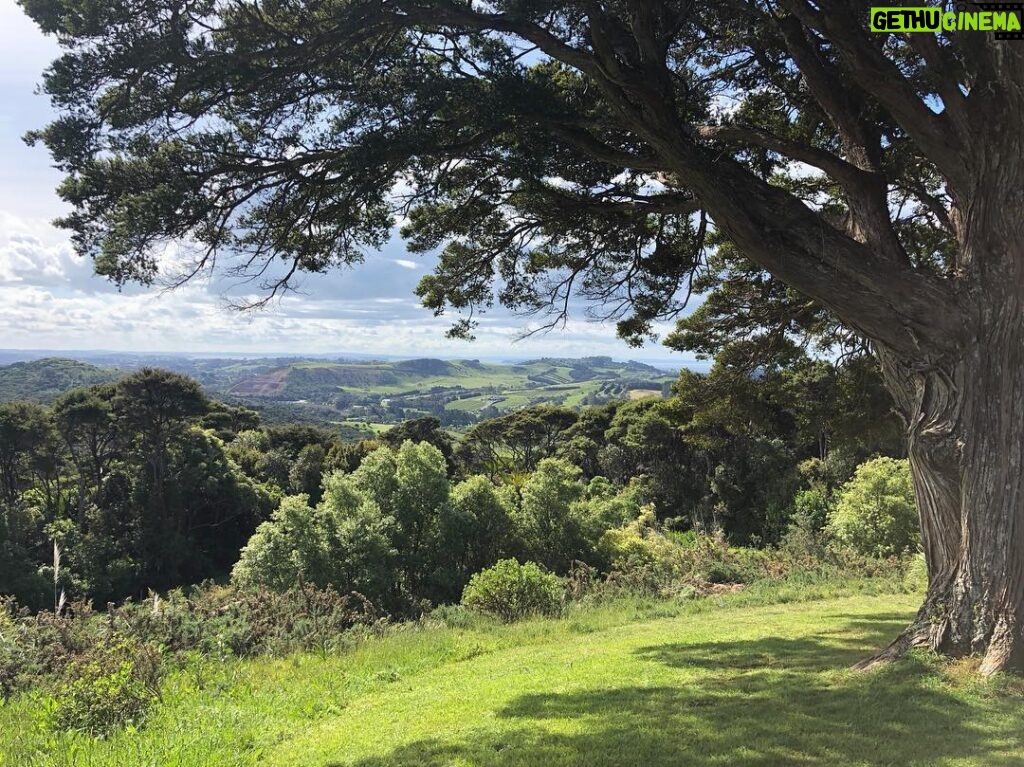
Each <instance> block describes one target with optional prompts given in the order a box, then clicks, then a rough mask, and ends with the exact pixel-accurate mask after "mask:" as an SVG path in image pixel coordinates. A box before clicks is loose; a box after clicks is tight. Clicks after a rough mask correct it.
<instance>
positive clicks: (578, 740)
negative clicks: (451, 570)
mask: <svg viewBox="0 0 1024 767" xmlns="http://www.w3.org/2000/svg"><path fill="white" fill-rule="evenodd" d="M858 591H860V592H861V593H856V592H858ZM752 592H753V593H741V594H737V595H735V596H730V597H723V598H719V599H712V600H703V601H700V602H687V603H683V602H647V601H624V602H621V603H615V604H612V605H607V606H604V607H598V608H586V609H578V610H576V611H574V612H572V613H570V614H569V615H568V616H567V617H566V618H563V619H561V620H536V621H529V622H526V623H522V624H518V625H515V626H508V627H506V626H500V625H498V624H495V623H492V622H489V621H481V620H470V621H467V622H466V624H465V625H464V626H462V627H461V628H460V627H450V626H443V625H433V626H431V625H429V624H428V625H421V626H409V627H407V628H405V629H402V630H397V631H393V632H391V633H390V634H389V635H387V636H385V637H384V638H382V639H371V640H369V641H365V642H362V643H360V644H358V645H357V646H355V647H353V649H352V650H351V651H350V652H348V653H346V654H344V655H339V656H326V657H321V656H317V655H303V656H296V657H292V658H287V659H283V660H274V661H268V660H247V661H237V660H229V661H226V662H224V663H215V662H207V663H206V664H205V665H200V666H196V667H195V668H192V669H190V670H188V671H186V672H181V673H178V674H176V675H175V676H173V677H172V678H171V679H170V680H169V682H168V684H167V685H166V689H165V690H164V693H163V703H162V705H161V706H160V707H159V708H158V710H157V711H156V713H155V714H154V715H153V717H152V719H151V720H150V722H149V724H148V725H147V727H146V728H144V729H142V730H140V731H139V732H135V733H132V732H128V733H122V734H119V735H117V736H115V737H112V738H110V739H109V740H106V741H94V740H90V739H88V738H85V737H84V736H69V735H63V736H53V735H50V734H47V733H46V731H45V729H43V728H42V726H40V725H37V724H36V723H35V722H36V719H38V716H37V715H35V714H33V711H34V709H36V708H38V703H36V702H33V701H32V700H29V699H24V698H23V699H21V700H18V701H15V702H14V703H11V704H8V705H7V706H6V707H0V753H3V754H5V755H6V758H5V759H4V758H0V764H4V765H5V767H6V765H14V764H19V765H20V764H53V765H58V764H59V765H71V764H74V765H90V766H92V765H249V764H267V765H302V766H303V767H327V766H328V765H356V766H358V767H383V766H384V765H407V766H408V767H413V765H416V766H420V765H426V766H427V767H432V766H437V767H440V765H493V766H494V767H505V766H506V765H543V766H549V765H551V766H555V767H557V766H560V765H580V766H581V767H582V766H584V765H585V766H587V767H590V766H596V767H600V766H601V765H651V766H652V767H658V766H660V765H666V766H667V765H674V766H675V765H691V764H692V765H756V766H758V767H766V766H767V765H809V764H815V765H817V764H821V765H879V766H880V765H986V766H989V765H991V766H992V767H998V766H1000V765H1007V766H1009V765H1019V764H1022V763H1024V729H1022V727H1021V723H1022V721H1024V697H1022V696H1021V692H1020V689H1019V688H1020V685H1019V684H1018V683H1017V682H1014V681H1007V680H1005V679H1004V680H1000V681H994V682H993V681H989V682H982V681H979V680H977V679H975V678H974V677H972V676H971V675H970V674H969V673H968V671H967V669H965V667H964V665H963V664H955V665H945V664H940V663H938V662H936V661H931V660H927V659H925V658H923V657H919V658H915V659H912V660H909V661H906V662H904V663H902V664H900V665H897V666H894V667H890V668H887V669H883V670H881V671H878V672H873V673H868V674H857V673H853V672H849V671H847V670H846V667H847V666H848V665H849V664H850V663H852V662H854V661H855V660H857V659H858V658H860V657H862V656H864V655H865V654H867V653H868V652H869V651H870V650H872V649H873V648H876V647H877V646H879V645H880V644H882V643H884V642H885V641H886V640H887V639H889V638H891V637H892V636H893V635H894V634H895V633H896V632H897V630H898V629H899V628H900V627H901V626H902V625H903V624H904V623H905V622H906V621H907V620H908V618H909V617H910V616H911V615H912V613H913V610H914V608H915V606H916V605H917V603H918V601H919V599H920V597H919V596H918V595H917V594H877V593H870V591H864V590H863V589H856V588H855V589H852V590H851V589H847V590H846V591H845V592H838V593H831V594H819V596H827V597H828V598H826V599H820V600H818V601H804V602H788V603H784V604H765V601H767V600H766V598H765V596H764V595H763V594H762V595H758V594H757V593H756V591H755V590H752ZM844 593H845V595H844ZM799 596H800V594H799V593H796V592H793V593H789V594H787V593H785V592H783V593H775V594H772V595H769V598H770V599H775V600H776V601H778V600H780V599H793V598H799Z"/></svg>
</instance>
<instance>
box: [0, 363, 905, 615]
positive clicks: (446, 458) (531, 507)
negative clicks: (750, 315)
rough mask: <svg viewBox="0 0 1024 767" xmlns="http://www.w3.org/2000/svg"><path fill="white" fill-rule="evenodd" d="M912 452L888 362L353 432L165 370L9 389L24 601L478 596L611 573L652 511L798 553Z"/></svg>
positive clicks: (698, 380) (11, 509) (724, 374)
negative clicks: (509, 580)
mask: <svg viewBox="0 0 1024 767" xmlns="http://www.w3.org/2000/svg"><path fill="white" fill-rule="evenodd" d="M902 450H903V446H902V429H901V426H900V424H899V422H898V421H897V420H896V419H895V417H894V416H893V415H892V413H891V410H890V404H889V401H888V398H887V395H886V394H885V392H884V390H883V389H882V387H881V383H880V380H879V376H878V374H877V372H876V370H875V368H874V367H873V365H872V363H870V362H869V361H868V360H866V359H864V358H859V359H858V358H852V359H848V360H843V361H839V362H829V361H822V360H812V359H810V358H808V357H806V356H804V355H803V354H802V353H793V354H791V355H790V356H789V357H788V358H787V359H786V360H785V362H784V364H775V365H772V366H761V367H758V368H756V369H755V370H754V371H753V372H750V371H749V370H748V369H745V368H743V367H742V366H739V365H734V364H730V360H729V359H728V358H727V357H722V358H720V359H719V360H718V361H717V362H716V364H715V365H714V367H713V368H712V369H711V371H710V373H708V374H706V375H702V374H698V373H694V372H690V371H684V372H683V373H682V374H681V375H680V376H679V379H678V380H677V381H676V383H675V384H674V386H673V388H672V395H671V396H670V397H668V398H665V399H658V398H650V399H640V400H635V401H616V402H611V403H608V404H605V405H602V406H599V407H584V408H582V409H579V410H573V409H567V408H561V407H556V406H551V405H542V406H535V407H524V408H522V409H519V410H515V411H510V412H507V413H504V414H502V415H500V416H498V417H495V418H490V419H486V420H483V421H480V422H479V423H477V424H475V425H474V426H472V427H471V428H469V429H468V430H467V431H465V432H464V433H462V434H452V433H449V432H448V431H446V430H444V429H443V428H441V425H440V423H439V422H438V420H437V419H436V418H433V417H425V418H419V419H415V420H410V421H406V422H405V423H402V424H400V425H397V426H395V427H393V428H391V429H389V430H387V431H385V432H383V433H381V434H380V435H379V437H378V438H376V439H373V440H361V441H349V442H345V441H342V440H341V438H340V437H339V436H338V435H337V433H335V432H332V431H330V430H327V429H323V428H317V427H314V426H310V425H308V424H291V425H281V424H269V425H268V424H263V423H261V421H260V418H259V415H258V414H257V413H255V412H254V411H251V410H248V409H246V408H242V407H235V406H231V405H226V404H223V403H221V402H218V401H216V400H213V399H210V398H209V397H208V396H207V395H205V394H204V393H203V391H202V389H201V388H200V386H199V385H198V384H197V383H196V382H195V381H194V380H191V379H189V378H187V377H185V376H182V375H179V374H176V373H173V372H169V371H165V370H160V369H153V368H145V369H142V370H138V371H136V372H134V373H132V374H130V375H127V376H125V377H123V378H120V379H119V380H117V381H115V382H105V383H99V384H95V385H91V386H86V387H83V388H76V389H72V390H70V391H67V392H65V393H63V394H61V395H60V396H59V397H57V398H56V399H54V400H53V401H52V403H51V404H49V405H40V404H35V403H31V402H24V401H22V402H9V403H4V404H0V593H3V594H12V595H14V596H15V597H16V598H17V600H18V601H19V603H21V604H23V605H28V606H30V607H32V608H36V609H39V608H53V607H54V604H55V601H56V602H57V603H61V602H62V601H63V600H83V599H84V600H87V601H89V602H91V603H93V604H94V605H96V606H97V607H102V606H104V605H106V604H107V603H108V602H120V601H122V600H125V599H129V598H133V599H138V598H142V597H145V596H146V594H147V593H149V592H150V591H155V592H158V591H164V590H167V589H172V588H176V587H180V586H186V585H190V584H197V583H200V582H202V581H205V580H208V579H219V580H223V579H227V578H229V577H230V578H232V579H233V581H234V582H235V583H236V584H237V585H242V586H244V585H246V584H249V585H259V586H269V587H272V588H278V589H287V588H289V587H291V586H294V585H295V584H297V583H302V582H309V583H313V584H316V585H318V586H331V587H334V588H336V589H338V590H339V591H341V592H343V593H345V592H350V591H356V592H359V593H360V594H361V595H363V596H364V597H366V598H367V599H369V600H371V601H372V602H373V603H374V604H376V605H378V606H379V608H380V609H382V610H385V611H386V612H388V613H390V614H394V615H403V614H408V613H414V612H416V611H417V610H418V609H420V608H419V607H418V606H421V605H423V604H425V603H432V604H438V603H443V602H450V601H458V599H459V597H460V595H461V593H462V591H463V587H464V586H465V584H466V583H467V581H468V580H469V578H470V576H472V575H473V574H474V573H475V572H477V571H479V570H481V569H483V568H486V567H488V566H490V565H493V564H494V563H495V562H497V561H498V560H501V559H503V558H506V557H512V558H517V559H519V560H521V561H525V560H532V561H534V562H537V563H539V564H540V565H541V566H542V567H543V568H545V569H547V570H549V571H553V572H555V573H559V574H564V573H566V572H567V571H568V570H569V569H570V568H571V567H572V566H573V564H574V563H586V564H587V565H589V566H591V567H594V568H597V569H598V570H600V569H602V568H607V566H608V561H607V552H606V551H605V552H602V547H601V545H600V541H601V539H602V536H603V535H604V534H605V533H606V532H607V531H608V530H610V529H617V528H621V527H622V526H624V525H628V524H630V523H633V522H635V520H637V519H638V518H639V517H641V516H643V515H645V514H646V515H647V516H648V517H649V518H651V519H653V520H654V522H655V523H656V524H657V525H659V527H660V528H663V529H665V530H667V531H675V532H677V533H685V532H687V531H696V532H700V533H710V532H713V531H715V532H718V533H719V534H721V535H722V536H724V538H725V540H726V541H728V542H729V543H731V544H733V545H742V546H751V547H765V546H772V545H776V544H778V543H779V542H780V541H781V540H782V539H783V538H784V537H785V536H786V534H787V531H790V530H792V529H794V528H800V529H807V530H810V531H812V532H814V531H817V530H820V529H821V528H822V527H823V526H824V525H825V523H826V517H827V514H828V510H829V508H830V504H832V502H833V498H834V496H835V493H836V491H837V489H838V488H839V487H840V486H841V485H842V484H843V483H844V482H845V481H847V480H848V479H849V478H850V477H851V475H852V474H853V472H854V470H855V468H856V466H857V465H858V464H859V463H861V462H862V461H863V460H864V459H866V458H868V457H870V456H875V455H885V456H900V455H901V451H902Z"/></svg>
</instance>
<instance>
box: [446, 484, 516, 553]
mask: <svg viewBox="0 0 1024 767" xmlns="http://www.w3.org/2000/svg"><path fill="white" fill-rule="evenodd" d="M451 510H452V515H451V519H452V522H453V523H454V524H455V525H456V526H457V527H458V528H459V530H458V531H452V532H451V533H449V535H448V536H446V537H447V538H449V539H452V538H454V537H455V534H456V532H458V533H461V535H462V538H463V547H464V548H463V551H464V554H463V557H464V562H465V571H466V572H467V573H475V572H477V571H479V570H482V569H483V568H484V567H486V566H488V565H490V564H492V563H494V562H497V561H498V560H499V559H501V558H502V557H503V556H504V555H505V554H506V551H507V548H508V547H509V546H510V545H512V541H511V540H510V538H511V536H512V530H513V527H512V518H511V509H510V507H509V503H508V501H507V499H506V498H503V497H502V495H501V494H500V493H499V492H498V491H497V489H496V488H495V487H494V484H493V483H492V482H491V481H490V480H489V479H487V477H485V476H482V475H476V476H472V477H469V478H468V479H466V480H464V481H463V482H460V483H459V484H457V485H455V486H454V487H453V488H452V492H451Z"/></svg>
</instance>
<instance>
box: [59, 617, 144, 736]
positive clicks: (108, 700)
mask: <svg viewBox="0 0 1024 767" xmlns="http://www.w3.org/2000/svg"><path fill="white" fill-rule="evenodd" d="M160 674H161V660H160V654H159V651H158V650H157V649H156V648H154V647H152V646H150V645H146V644H142V643H140V642H138V641H137V640H135V639H133V638H130V637H126V636H117V635H114V636H110V637H108V638H107V641H105V642H102V643H98V644H95V645H93V646H92V647H91V648H90V649H89V651H88V652H87V653H85V654H82V655H78V656H75V657H73V658H72V659H71V660H70V661H69V662H68V665H67V666H66V667H65V668H64V670H63V672H62V673H61V675H60V678H59V680H58V682H57V685H56V688H55V690H54V693H53V700H52V704H51V707H50V709H49V712H48V713H49V716H50V721H51V724H52V726H53V727H54V728H55V729H58V730H81V731H83V732H86V733H89V734H90V735H105V734H108V733H109V732H110V731H112V730H114V729H116V728H118V727H123V726H124V725H126V724H132V725H135V726H139V725H141V724H142V721H143V719H144V717H145V716H146V713H147V712H148V710H149V708H150V706H151V705H152V704H153V703H154V702H155V701H156V700H157V698H158V697H159V683H160Z"/></svg>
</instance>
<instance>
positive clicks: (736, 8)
mask: <svg viewBox="0 0 1024 767" xmlns="http://www.w3.org/2000/svg"><path fill="white" fill-rule="evenodd" d="M22 4H23V6H24V7H25V9H26V10H27V11H28V12H29V14H30V15H32V16H33V17H34V18H35V19H36V21H37V22H38V23H39V24H40V25H41V26H42V28H43V29H44V30H45V31H47V32H50V33H53V34H55V35H57V36H58V39H59V40H60V41H61V43H62V45H63V47H64V54H63V56H62V57H61V58H60V59H59V60H58V61H56V62H55V63H54V64H53V66H52V67H51V68H50V70H49V71H48V73H47V75H46V78H45V85H44V88H45V90H46V92H47V93H49V94H50V96H51V98H52V99H53V101H54V103H55V105H56V106H57V107H58V109H59V110H60V117H58V118H57V119H56V120H55V121H54V122H53V123H52V124H50V125H49V126H47V127H46V128H44V129H42V130H39V131H37V132H35V133H33V134H32V135H31V136H30V139H31V140H38V141H42V142H44V143H45V144H46V145H47V146H48V147H49V149H50V150H51V152H52V154H53V156H54V157H55V158H56V160H57V162H58V164H59V167H60V168H61V169H62V170H63V171H65V172H66V174H67V179H66V181H65V182H64V183H63V185H62V187H61V194H62V196H63V197H64V198H65V199H66V200H67V201H69V202H70V203H71V204H72V207H73V212H72V213H71V214H69V215H68V216H67V217H66V218H65V219H63V221H62V223H63V224H64V225H65V226H67V227H68V228H70V229H71V230H72V231H73V232H74V240H75V244H76V246H77V248H78V249H79V251H80V252H82V253H86V254H89V255H91V256H93V257H94V258H95V261H96V266H97V269H98V271H100V272H101V273H102V274H105V275H108V276H109V277H111V278H112V279H114V280H115V281H117V282H118V283H124V282H127V281H133V280H135V281H141V282H143V283H149V282H151V281H153V280H154V279H156V278H157V277H158V275H159V274H160V270H161V264H160V262H161V253H162V251H163V248H164V247H165V246H166V245H167V244H168V243H171V242H178V243H187V244H189V245H190V246H191V253H192V256H193V263H192V264H191V266H190V267H188V268H186V269H185V270H184V272H183V273H182V274H179V275H177V276H178V277H179V278H181V279H185V278H187V277H189V276H191V275H192V274H195V273H199V272H200V271H203V270H208V269H213V268H214V267H215V263H216V261H217V260H218V259H221V260H222V265H223V267H224V271H226V272H227V273H230V274H233V275H235V276H237V277H238V278H241V279H242V280H249V281H252V282H253V284H254V286H256V287H258V288H260V289H261V290H260V291H259V292H258V293H257V297H255V298H250V299H249V301H250V304H259V303H262V302H265V301H266V300H268V299H269V298H270V297H272V296H274V295H276V294H279V293H280V292H281V291H283V290H287V289H288V288H289V286H291V285H292V284H293V283H294V280H295V279H296V277H298V276H300V275H301V273H304V272H320V271H324V270H326V269H329V268H332V267H336V266H341V265H347V264H354V263H357V262H359V261H360V260H361V259H362V257H363V256H362V254H363V252H364V249H365V248H367V247H376V246H380V245H381V244H383V243H384V242H385V241H386V240H387V238H388V236H389V233H390V231H391V229H392V227H393V225H394V222H395V220H396V217H401V220H402V221H403V222H404V225H403V228H402V231H403V234H404V236H405V237H406V238H407V240H408V243H409V247H410V248H411V249H412V250H416V251H429V250H433V249H435V248H441V249H442V255H441V259H440V263H439V265H438V267H437V269H436V272H435V274H433V275H431V276H428V277H427V278H425V279H424V280H423V282H422V283H421V285H420V287H419V291H418V292H419V294H420V296H421V297H422V299H423V301H424V303H425V304H426V305H427V306H428V307H430V308H432V309H434V310H435V311H436V312H438V313H441V312H442V311H444V310H446V309H448V308H454V309H456V310H459V311H460V312H462V318H461V320H460V321H459V322H458V323H457V324H456V326H455V328H454V329H453V332H455V333H456V334H461V335H468V334H470V333H471V332H472V326H473V322H474V318H475V315H476V313H477V312H479V311H481V310H484V309H486V308H487V307H488V306H490V305H492V304H493V303H494V302H495V301H497V302H500V303H501V304H504V305H505V306H508V307H511V308H513V309H517V310H521V311H526V312H534V313H537V312H539V313H542V314H544V315H545V316H546V318H547V321H549V322H558V321H559V320H562V319H564V318H565V316H566V315H567V313H568V311H569V308H570V304H571V302H572V301H573V300H574V299H575V298H579V299H583V300H585V301H587V302H589V304H590V305H591V306H592V307H593V311H594V312H595V313H597V314H598V315H600V316H603V317H606V318H617V319H619V320H620V325H619V327H620V331H621V333H622V334H623V335H624V336H625V337H627V338H628V339H630V340H633V341H640V340H642V339H643V338H644V337H646V336H648V335H649V334H650V332H651V329H652V323H654V322H655V321H658V320H664V319H667V318H670V317H673V316H675V315H676V314H678V312H679V311H680V310H681V308H682V307H683V305H684V304H685V300H686V298H687V296H688V295H689V294H690V291H691V289H692V287H693V281H694V280H695V279H696V280H698V283H699V287H700V288H701V289H703V290H707V289H713V288H714V287H715V284H716V280H717V278H719V277H728V276H729V275H730V274H735V273H736V272H735V271H734V270H732V269H731V267H730V266H729V265H725V264H723V263H721V262H718V263H712V264H709V263H708V260H707V255H708V253H709V247H708V245H709V243H708V237H709V234H710V233H714V234H715V235H716V236H717V237H719V238H720V239H723V240H727V241H729V242H731V243H732V244H734V245H735V246H736V247H737V248H738V249H739V251H740V252H741V253H742V254H743V256H744V257H745V258H747V259H750V260H751V261H752V262H753V263H754V264H756V268H755V269H754V271H755V272H757V271H759V270H761V269H763V270H766V272H770V273H771V274H772V275H773V276H774V277H775V278H777V279H780V280H782V281H784V282H785V283H786V284H787V285H788V286H790V287H791V288H795V289H796V290H799V291H801V292H802V293H804V294H806V295H808V296H811V297H812V298H813V299H815V300H816V301H818V302H820V304H821V305H823V306H825V307H826V308H827V309H828V310H829V311H830V312H832V313H834V315H837V316H838V317H839V318H840V319H841V320H842V321H843V323H845V324H846V325H847V326H848V327H850V328H852V329H854V330H855V331H856V332H857V333H858V334H860V335H862V336H867V337H871V338H873V339H875V340H877V341H879V342H881V343H883V344H885V345H887V346H888V347H890V348H892V349H894V350H896V351H898V352H900V353H903V352H906V353H911V352H913V353H918V351H919V350H920V349H922V348H924V347H928V348H932V349H934V350H936V351H935V352H934V353H936V354H941V353H942V350H943V349H947V348H949V345H950V339H951V338H954V337H956V335H957V334H958V333H959V332H960V328H961V325H962V323H961V322H960V320H959V319H958V317H957V313H958V306H959V299H958V290H959V288H958V282H957V277H958V275H961V274H963V273H964V272H965V271H969V270H970V269H971V268H972V264H970V263H968V262H967V261H968V259H969V256H968V255H967V254H965V252H964V249H963V248H961V247H958V243H960V241H962V239H963V236H964V234H965V232H964V231H963V225H962V212H963V210H964V206H965V205H969V204H970V202H971V199H972V195H975V194H976V191H977V180H978V178H979V177H980V174H983V173H985V172H986V171H987V169H988V167H989V162H990V158H989V157H988V156H987V155H986V151H987V149H986V147H984V146H981V145H979V144H978V142H975V141H972V136H973V135H974V134H975V133H976V131H977V129H978V127H979V126H983V125H985V124H986V122H988V121H991V119H992V110H993V109H994V108H996V105H1001V107H1000V108H1011V109H1016V108H1019V107H1020V102H1021V101H1022V100H1024V95H1022V94H1021V92H1020V90H1019V88H1013V87H1011V83H1012V82H1013V81H1014V80H1013V79H1012V78H1011V76H1014V77H1015V78H1016V80H1015V81H1016V82H1018V83H1019V82H1020V75H1022V74H1024V59H1022V54H1021V53H1020V52H1019V50H1018V49H1012V48H1010V47H1005V46H1004V47H1003V48H1002V49H1000V50H1001V51H1002V53H999V54H997V52H996V49H994V48H992V47H991V46H985V45H978V44H975V43H973V42H972V39H970V36H969V35H961V36H958V37H956V38H955V39H953V38H948V39H947V38H938V37H933V36H927V35H918V36H909V37H908V38H907V39H903V38H898V37H896V36H891V35H874V36H872V35H869V34H868V33H867V32H866V31H865V29H866V9H867V6H868V4H867V3H864V2H853V1H850V2H842V3H828V4H827V5H825V4H821V3H812V2H808V1H807V0H778V2H769V1H768V0H732V1H730V2H717V3H695V2H688V1H684V0H661V1H659V2H647V1H643V2H642V1H641V0H617V1H615V2H607V3H594V2H569V3H561V2H560V3H553V2H543V1H537V0H531V1H529V2H524V1H523V0H509V1H507V2H492V3H487V4H483V3H466V2H458V1H457V0H449V1H447V2H441V1H437V2H427V1H421V2H414V1H412V0H304V1H303V2H299V1H298V0H274V1H273V2H262V3H248V2H241V1H229V2H213V0H120V1H119V2H113V3H112V2H108V1H107V0H74V1H72V0H22ZM975 39H976V38H975ZM982 92H983V93H984V94H985V95H984V101H983V102H982V97H981V96H979V95H976V94H979V93H982ZM937 105H938V106H937ZM940 107H941V108H940ZM745 268H746V267H744V269H745ZM741 271H743V270H741ZM940 307H941V310H940Z"/></svg>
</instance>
